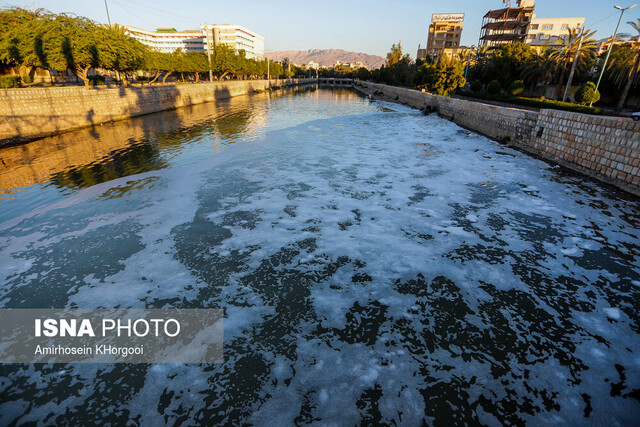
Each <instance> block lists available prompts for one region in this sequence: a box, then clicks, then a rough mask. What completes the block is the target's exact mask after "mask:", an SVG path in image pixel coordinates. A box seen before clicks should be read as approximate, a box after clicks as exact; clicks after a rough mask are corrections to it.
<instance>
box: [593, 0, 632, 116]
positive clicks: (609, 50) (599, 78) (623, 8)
mask: <svg viewBox="0 0 640 427" xmlns="http://www.w3.org/2000/svg"><path fill="white" fill-rule="evenodd" d="M636 6H637V5H636V4H632V5H631V6H628V7H620V6H613V7H615V8H616V9H618V10H619V11H620V19H618V25H616V30H615V31H614V32H613V37H611V44H610V45H609V49H607V56H606V57H605V58H604V64H602V70H600V76H599V77H598V83H596V92H598V87H599V86H600V81H601V80H602V75H603V74H604V70H605V68H607V61H609V55H611V49H613V45H614V44H615V42H616V35H618V29H619V28H620V22H622V17H623V16H624V13H625V12H626V11H627V10H629V9H633V8H634V7H636ZM592 105H593V101H591V102H590V103H589V107H591V106H592Z"/></svg>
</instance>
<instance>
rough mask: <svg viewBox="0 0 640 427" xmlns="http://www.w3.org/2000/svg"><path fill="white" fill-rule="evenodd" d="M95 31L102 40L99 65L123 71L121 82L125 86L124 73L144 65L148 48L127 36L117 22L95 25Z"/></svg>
mask: <svg viewBox="0 0 640 427" xmlns="http://www.w3.org/2000/svg"><path fill="white" fill-rule="evenodd" d="M96 32H97V34H96V37H98V38H100V39H101V41H102V42H101V43H100V62H101V64H100V65H101V67H102V68H104V69H107V70H114V71H116V72H124V77H123V79H122V82H123V84H124V86H127V85H128V84H129V81H128V79H127V75H126V73H127V72H133V71H138V70H140V69H141V68H143V67H144V64H145V59H146V58H145V55H147V53H148V52H149V49H148V48H147V47H146V46H144V45H143V44H142V43H140V42H139V41H137V40H135V39H133V38H131V37H129V36H127V35H126V33H125V29H124V27H122V26H120V25H117V24H116V25H113V26H112V27H106V26H100V27H97V28H96Z"/></svg>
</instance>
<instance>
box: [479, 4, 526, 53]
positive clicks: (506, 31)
mask: <svg viewBox="0 0 640 427" xmlns="http://www.w3.org/2000/svg"><path fill="white" fill-rule="evenodd" d="M503 3H504V4H507V5H510V4H511V2H510V1H507V0H505V1H504V2H503ZM535 8H536V6H535V5H534V0H516V7H505V8H502V9H496V10H490V11H489V12H487V14H486V15H484V18H483V20H482V30H481V32H480V46H495V45H499V44H505V43H518V42H521V43H524V42H525V41H526V38H527V32H528V29H529V24H530V23H531V19H532V18H533V11H534V10H535Z"/></svg>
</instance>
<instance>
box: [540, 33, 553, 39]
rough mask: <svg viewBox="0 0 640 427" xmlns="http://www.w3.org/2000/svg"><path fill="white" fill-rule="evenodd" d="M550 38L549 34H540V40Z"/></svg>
mask: <svg viewBox="0 0 640 427" xmlns="http://www.w3.org/2000/svg"><path fill="white" fill-rule="evenodd" d="M550 38H551V36H550V35H549V34H540V40H549V39H550Z"/></svg>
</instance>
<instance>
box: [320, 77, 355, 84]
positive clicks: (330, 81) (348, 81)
mask: <svg viewBox="0 0 640 427" xmlns="http://www.w3.org/2000/svg"><path fill="white" fill-rule="evenodd" d="M354 82H355V80H354V79H338V78H319V79H318V83H319V84H321V85H329V86H353V84H354Z"/></svg>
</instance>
